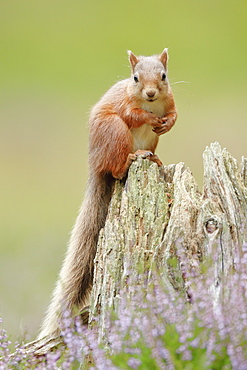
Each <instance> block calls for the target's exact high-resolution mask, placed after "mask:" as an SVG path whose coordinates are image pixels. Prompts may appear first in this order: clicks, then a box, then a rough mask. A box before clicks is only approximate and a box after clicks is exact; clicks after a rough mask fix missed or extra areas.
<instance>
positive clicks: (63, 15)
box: [0, 0, 247, 340]
mask: <svg viewBox="0 0 247 370" xmlns="http://www.w3.org/2000/svg"><path fill="white" fill-rule="evenodd" d="M246 16H247V3H246V0H243V1H241V0H240V1H239V0H232V1H228V0H225V1H223V0H221V1H220V0H207V1H205V0H187V1H185V0H172V1H165V0H163V1H162V0H152V1H147V0H141V1H140V0H138V1H134V0H132V1H129V0H125V1H113V0H104V1H99V0H93V1H88V0H80V1H79V0H71V1H65V0H49V1H48V0H42V1H38V0H25V1H20V0H1V2H0V126H1V131H0V169H1V174H0V205H1V216H0V217H1V221H0V228H1V231H0V317H2V318H3V321H4V327H5V328H6V329H7V331H8V332H9V333H10V334H11V336H12V339H13V340H15V339H16V338H18V337H19V336H20V335H22V334H23V333H24V332H25V330H27V331H28V333H29V337H30V339H32V338H34V337H35V335H36V333H37V330H38V328H39V325H40V323H41V320H42V317H43V314H44V311H45V309H46V307H47V305H48V303H49V299H50V294H51V292H52V290H53V286H54V283H55V280H56V276H57V273H58V271H59V268H60V265H61V262H62V259H63V256H64V252H65V249H66V244H67V241H68V236H69V232H70V230H71V228H72V226H73V223H74V220H75V218H76V215H77V210H78V208H79V205H80V203H81V200H82V198H83V193H84V189H85V183H86V179H87V171H88V170H87V140H88V127H87V119H88V112H89V110H90V107H91V106H92V105H93V104H94V103H95V102H96V101H97V100H98V99H99V97H100V96H101V95H102V94H103V93H104V92H105V91H106V90H107V89H108V88H109V87H110V86H111V85H112V84H114V83H115V82H116V81H117V80H119V79H122V78H125V77H128V76H129V73H130V71H129V67H128V60H127V54H126V50H128V49H131V50H132V51H133V52H134V53H136V54H137V55H138V54H143V55H150V54H154V53H159V52H161V51H162V50H163V48H164V47H169V54H170V61H169V78H170V82H171V83H172V84H174V85H173V91H174V95H175V99H176V103H177V107H178V111H179V119H178V121H177V123H176V125H175V127H174V128H173V129H172V130H171V131H170V132H169V133H168V134H166V135H164V136H162V137H161V138H160V144H159V149H158V154H159V155H160V157H161V159H162V161H163V162H164V163H165V164H169V163H177V162H180V161H183V162H185V163H186V165H188V166H189V167H190V169H191V170H192V172H193V174H194V175H195V177H196V179H197V181H198V183H199V185H200V186H202V177H203V169H202V152H203V150H204V148H205V146H206V145H209V144H210V142H212V141H216V140H217V141H219V142H220V143H221V145H222V146H224V147H227V149H228V150H229V151H230V152H231V153H232V154H233V155H234V156H235V157H236V158H237V159H238V160H240V158H241V156H242V155H245V156H247V148H246V135H247V113H246V105H247V90H246V82H247V72H246V71H247V51H246V50H247V17H246ZM178 81H185V82H184V83H178V84H176V82H178Z"/></svg>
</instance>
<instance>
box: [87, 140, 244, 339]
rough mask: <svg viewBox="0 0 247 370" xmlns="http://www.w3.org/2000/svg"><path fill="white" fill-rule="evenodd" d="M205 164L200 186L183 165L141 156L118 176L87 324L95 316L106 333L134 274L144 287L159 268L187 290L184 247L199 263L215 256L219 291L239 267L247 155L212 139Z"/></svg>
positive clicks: (99, 252) (191, 260)
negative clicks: (125, 175) (108, 315)
mask: <svg viewBox="0 0 247 370" xmlns="http://www.w3.org/2000/svg"><path fill="white" fill-rule="evenodd" d="M203 162H204V186H203V190H202V192H200V191H199V189H198V186H197V184H196V181H195V179H194V178H193V175H192V173H191V172H190V170H189V168H187V167H186V166H185V165H184V164H183V163H179V164H176V165H169V166H165V167H164V168H162V169H159V168H158V167H157V165H156V164H154V163H151V162H150V161H148V160H143V159H140V158H139V159H138V160H137V161H135V162H134V163H133V164H132V166H131V167H130V169H129V173H128V178H127V180H126V181H125V182H123V181H117V182H116V185H115V190H114V194H113V197H112V200H111V204H110V207H109V211H108V216H107V220H106V223H105V227H104V228H103V229H102V230H101V233H100V237H99V241H98V247H97V254H96V258H95V273H94V284H93V291H92V296H91V306H90V315H89V325H92V323H93V321H94V318H95V316H97V321H98V323H99V326H100V328H101V329H100V333H99V334H100V337H102V336H103V335H104V332H105V330H106V328H105V314H106V311H107V309H108V308H109V307H112V308H113V309H116V308H117V307H118V302H119V299H120V295H119V292H120V290H121V289H122V288H124V290H125V293H126V295H127V296H129V297H131V292H130V291H128V286H127V283H126V281H127V280H128V278H129V275H130V274H131V276H132V278H134V280H135V283H136V284H139V285H141V286H145V284H148V280H149V276H150V274H151V272H152V270H153V268H156V269H157V270H158V271H159V274H160V276H161V277H162V278H163V279H164V281H165V283H166V284H169V285H170V286H172V287H173V288H174V289H186V281H185V279H184V276H183V274H182V271H181V265H180V260H179V256H178V247H179V248H182V249H183V251H184V253H185V254H186V256H187V258H188V261H189V264H190V265H191V267H193V268H198V267H199V265H200V264H201V263H202V262H203V261H205V260H208V259H210V258H213V260H214V264H215V269H214V274H215V276H214V281H215V284H214V287H213V290H212V291H213V293H212V294H215V299H217V297H218V296H219V294H220V287H221V281H222V279H223V278H227V275H228V274H229V273H230V272H231V271H232V270H234V268H235V261H236V258H237V257H238V255H239V253H241V246H242V244H243V242H244V240H245V237H246V216H247V188H246V185H247V180H246V179H247V176H246V173H247V170H246V169H247V159H246V158H243V159H242V162H241V165H240V168H238V165H237V161H236V159H234V158H233V157H232V156H231V154H229V153H228V151H227V150H226V149H221V147H220V145H219V144H218V143H213V144H211V145H210V146H209V147H207V148H206V150H205V151H204V153H203ZM174 261H177V262H176V263H174ZM140 272H144V273H145V274H144V276H146V278H145V280H144V281H143V275H142V274H140ZM133 275H134V276H133ZM140 276H142V277H140Z"/></svg>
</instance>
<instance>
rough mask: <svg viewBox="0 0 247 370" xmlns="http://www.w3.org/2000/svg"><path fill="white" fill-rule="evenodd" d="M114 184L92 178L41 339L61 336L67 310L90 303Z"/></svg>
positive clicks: (110, 180)
mask: <svg viewBox="0 0 247 370" xmlns="http://www.w3.org/2000/svg"><path fill="white" fill-rule="evenodd" d="M113 181H114V180H113V178H112V177H111V176H110V175H105V176H104V177H102V175H101V176H96V175H91V176H90V177H89V181H88V186H87V190H86V195H85V199H84V201H83V203H82V206H81V209H80V212H79V216H78V218H77V220H76V223H75V226H74V229H73V231H72V234H71V239H70V243H69V247H68V250H67V253H66V256H65V259H64V262H63V266H62V269H61V271H60V275H59V279H58V281H57V285H56V288H55V290H54V292H53V298H52V301H51V304H50V306H49V308H48V313H47V316H46V318H45V320H44V323H43V326H42V330H41V333H40V335H39V339H41V338H43V337H45V336H47V335H57V334H59V331H60V330H59V327H60V322H61V319H62V315H63V312H64V310H66V309H68V310H72V309H73V308H74V307H77V308H78V309H82V308H83V307H85V306H86V305H87V304H88V300H89V296H90V292H91V289H92V283H93V269H94V263H93V262H94V257H95V253H96V246H97V241H98V236H99V231H100V229H101V228H102V227H103V226H104V223H105V219H106V215H107V210H108V205H109V202H110V199H111V195H112V185H113Z"/></svg>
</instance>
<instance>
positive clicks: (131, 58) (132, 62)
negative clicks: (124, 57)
mask: <svg viewBox="0 0 247 370" xmlns="http://www.w3.org/2000/svg"><path fill="white" fill-rule="evenodd" d="M128 56H129V62H130V65H131V68H132V71H133V72H134V69H135V66H136V65H137V63H138V62H139V59H138V58H137V56H135V54H133V53H132V51H130V50H128Z"/></svg>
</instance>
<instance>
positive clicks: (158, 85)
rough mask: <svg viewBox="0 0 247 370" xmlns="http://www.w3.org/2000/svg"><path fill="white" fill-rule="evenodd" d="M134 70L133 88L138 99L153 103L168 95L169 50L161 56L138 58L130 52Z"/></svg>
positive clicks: (132, 75) (131, 64)
mask: <svg viewBox="0 0 247 370" xmlns="http://www.w3.org/2000/svg"><path fill="white" fill-rule="evenodd" d="M128 55H129V62H130V66H131V70H132V74H131V87H132V91H133V92H134V94H135V95H136V96H137V97H139V98H140V97H141V98H142V99H144V100H146V101H149V102H153V101H156V100H158V99H159V98H161V97H162V96H164V95H166V94H167V92H168V88H169V82H168V79H167V62H168V50H167V49H164V50H163V51H162V53H161V54H160V55H153V56H149V57H145V56H138V57H137V56H136V55H135V54H134V53H132V51H130V50H129V51H128Z"/></svg>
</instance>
